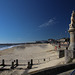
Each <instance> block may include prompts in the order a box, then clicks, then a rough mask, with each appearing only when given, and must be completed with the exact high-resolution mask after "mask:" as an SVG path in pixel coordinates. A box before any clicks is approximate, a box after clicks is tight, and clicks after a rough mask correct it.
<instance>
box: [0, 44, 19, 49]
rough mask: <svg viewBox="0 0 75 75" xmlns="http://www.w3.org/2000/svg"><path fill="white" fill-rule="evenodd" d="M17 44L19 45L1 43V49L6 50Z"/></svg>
mask: <svg viewBox="0 0 75 75" xmlns="http://www.w3.org/2000/svg"><path fill="white" fill-rule="evenodd" d="M16 46H18V45H0V50H4V49H8V48H12V47H16Z"/></svg>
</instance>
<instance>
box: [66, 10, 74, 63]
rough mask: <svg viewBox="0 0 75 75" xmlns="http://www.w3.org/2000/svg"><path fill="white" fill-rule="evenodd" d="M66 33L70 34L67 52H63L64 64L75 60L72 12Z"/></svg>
mask: <svg viewBox="0 0 75 75" xmlns="http://www.w3.org/2000/svg"><path fill="white" fill-rule="evenodd" d="M68 32H69V33H70V45H69V47H68V50H65V61H66V63H69V62H72V60H73V59H74V58H75V12H74V11H72V15H71V23H70V24H69V30H68Z"/></svg>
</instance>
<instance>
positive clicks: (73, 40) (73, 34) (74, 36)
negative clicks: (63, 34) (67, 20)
mask: <svg viewBox="0 0 75 75" xmlns="http://www.w3.org/2000/svg"><path fill="white" fill-rule="evenodd" d="M68 32H69V33H70V45H69V48H68V50H75V28H70V29H69V30H68Z"/></svg>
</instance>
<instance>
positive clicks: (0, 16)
mask: <svg viewBox="0 0 75 75" xmlns="http://www.w3.org/2000/svg"><path fill="white" fill-rule="evenodd" d="M74 3H75V1H74V0H69V1H65V0H63V1H61V0H58V1H57V0H0V43H22V42H33V41H38V40H47V39H49V38H53V39H59V38H63V37H69V33H68V29H69V24H70V22H71V21H70V17H71V13H72V11H73V10H75V4H74Z"/></svg>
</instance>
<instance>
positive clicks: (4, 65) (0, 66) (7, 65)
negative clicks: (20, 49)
mask: <svg viewBox="0 0 75 75" xmlns="http://www.w3.org/2000/svg"><path fill="white" fill-rule="evenodd" d="M55 57H56V58H55ZM58 58H59V57H58V55H55V56H50V57H47V58H40V59H31V60H18V59H16V60H4V59H2V60H0V70H6V69H14V68H17V67H19V66H21V67H22V66H23V67H24V68H25V69H26V68H28V69H31V68H32V65H39V64H42V63H46V62H49V61H51V60H54V59H58Z"/></svg>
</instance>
